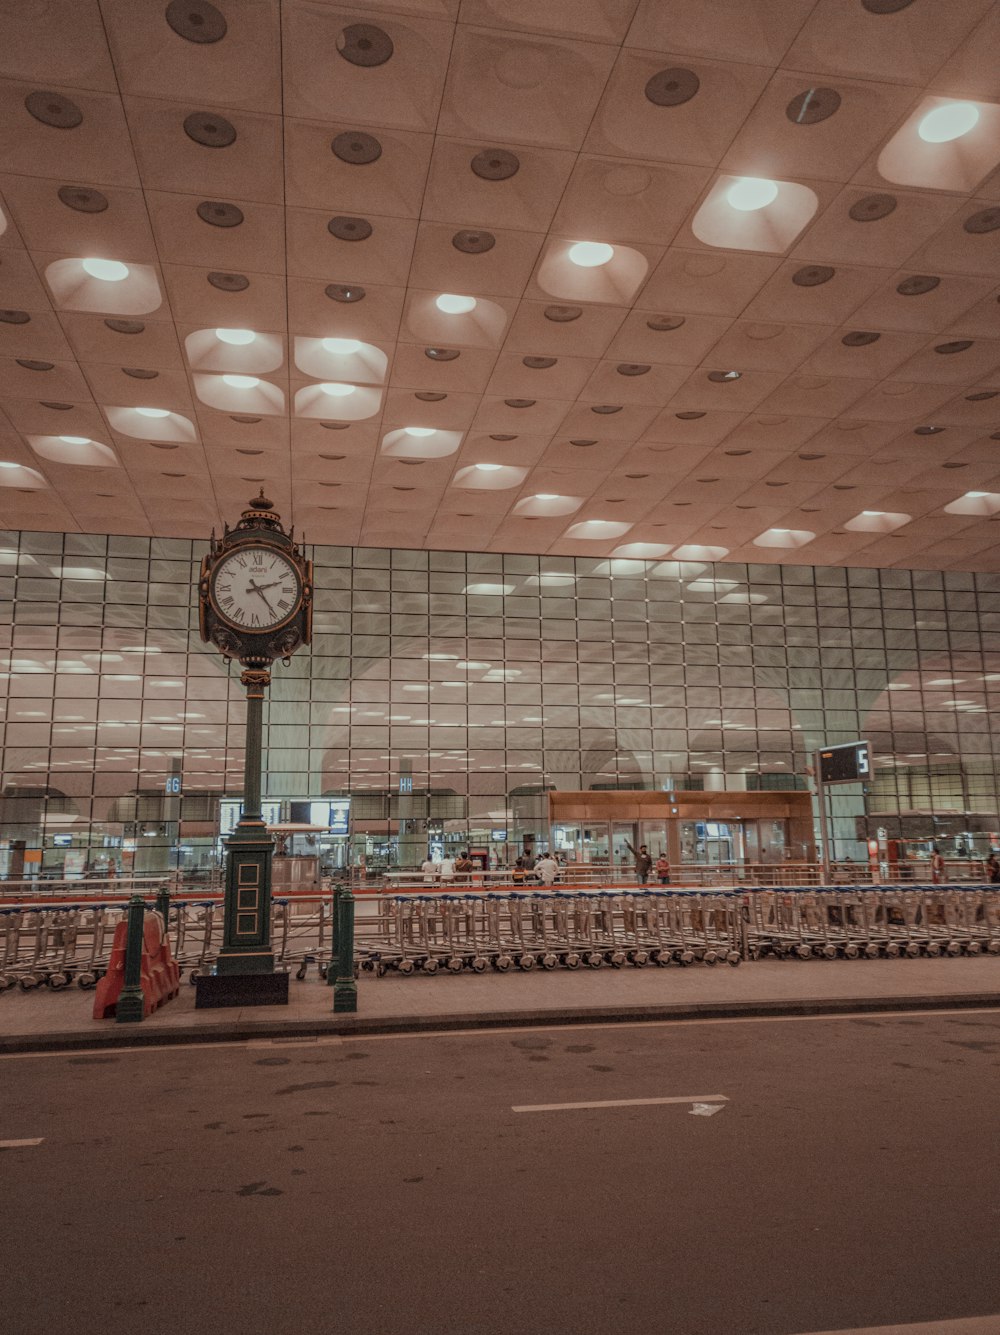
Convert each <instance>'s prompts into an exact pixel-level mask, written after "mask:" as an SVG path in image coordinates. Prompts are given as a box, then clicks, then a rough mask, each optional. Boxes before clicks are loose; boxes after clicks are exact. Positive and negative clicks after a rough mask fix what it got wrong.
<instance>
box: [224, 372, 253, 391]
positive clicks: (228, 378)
mask: <svg viewBox="0 0 1000 1335" xmlns="http://www.w3.org/2000/svg"><path fill="white" fill-rule="evenodd" d="M222 379H223V381H224V382H225V384H227V385H231V386H232V388H233V389H256V388H257V386H258V385H259V384H260V381H259V380H258V379H257V377H256V376H255V375H224V376H223V377H222Z"/></svg>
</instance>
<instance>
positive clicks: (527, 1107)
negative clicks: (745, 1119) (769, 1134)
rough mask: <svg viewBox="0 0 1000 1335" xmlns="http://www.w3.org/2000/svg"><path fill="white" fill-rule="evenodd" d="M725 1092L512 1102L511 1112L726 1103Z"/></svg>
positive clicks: (719, 1104)
mask: <svg viewBox="0 0 1000 1335" xmlns="http://www.w3.org/2000/svg"><path fill="white" fill-rule="evenodd" d="M728 1102H729V1100H728V1099H727V1098H726V1096H725V1094H687V1095H683V1096H678V1097H675V1098H667V1099H601V1100H600V1101H599V1102H594V1103H524V1104H512V1105H511V1109H510V1110H511V1112H516V1113H531V1112H563V1111H564V1110H568V1109H571V1108H642V1107H647V1106H649V1105H651V1104H654V1103H693V1104H695V1105H696V1106H697V1105H698V1104H699V1103H700V1104H705V1105H707V1104H712V1103H714V1104H716V1105H718V1106H721V1105H722V1104H723V1103H728Z"/></svg>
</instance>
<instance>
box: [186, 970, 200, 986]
mask: <svg viewBox="0 0 1000 1335" xmlns="http://www.w3.org/2000/svg"><path fill="white" fill-rule="evenodd" d="M200 977H201V973H200V971H199V970H198V969H192V970H191V972H190V973H189V974H188V982H189V983H190V984H191V986H192V987H194V985H195V983H196V982H197V981H198V979H199V978H200Z"/></svg>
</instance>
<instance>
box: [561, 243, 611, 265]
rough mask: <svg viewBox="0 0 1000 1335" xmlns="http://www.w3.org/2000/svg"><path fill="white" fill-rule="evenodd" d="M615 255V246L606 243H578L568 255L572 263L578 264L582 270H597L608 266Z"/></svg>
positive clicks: (571, 248) (570, 249)
mask: <svg viewBox="0 0 1000 1335" xmlns="http://www.w3.org/2000/svg"><path fill="white" fill-rule="evenodd" d="M614 253H615V248H614V246H609V245H608V244H607V243H606V242H604V241H578V242H577V243H576V245H575V246H570V248H569V252H568V255H569V259H570V260H571V261H572V263H573V264H578V265H579V266H580V268H581V269H596V268H597V267H598V266H599V265H601V264H607V262H608V261H609V260H610V259H611V257H612V256H613V255H614Z"/></svg>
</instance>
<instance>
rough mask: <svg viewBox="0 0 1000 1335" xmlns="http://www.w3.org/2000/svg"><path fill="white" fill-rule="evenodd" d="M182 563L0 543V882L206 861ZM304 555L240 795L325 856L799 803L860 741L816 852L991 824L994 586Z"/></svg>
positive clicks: (434, 555) (228, 741) (227, 689)
mask: <svg viewBox="0 0 1000 1335" xmlns="http://www.w3.org/2000/svg"><path fill="white" fill-rule="evenodd" d="M204 547H205V544H204V543H203V542H191V541H187V540H173V539H169V540H168V539H148V538H124V537H113V536H112V537H103V536H93V535H79V534H58V533H13V532H11V533H6V534H3V535H0V579H2V586H3V593H4V599H3V603H2V612H0V615H2V618H3V624H2V626H0V634H2V635H3V645H4V647H3V655H4V658H3V664H2V667H3V697H4V724H3V729H4V731H3V748H4V749H3V790H2V798H0V836H2V838H3V840H4V841H5V845H6V847H5V856H7V857H8V859H9V851H10V846H11V844H12V842H17V841H22V842H23V844H24V846H25V848H26V849H28V850H32V849H41V850H42V854H41V859H42V864H43V865H44V866H46V867H50V866H51V867H53V868H57V867H59V866H60V865H61V860H64V859H65V857H66V853H67V851H70V852H72V854H73V856H74V857H75V858H76V862H77V864H78V865H79V863H80V860H81V854H80V850H81V849H83V850H84V853H83V860H84V861H85V862H86V863H87V864H88V865H90V864H96V863H97V862H98V861H99V859H100V858H102V857H103V858H115V857H117V858H118V859H119V860H120V859H121V853H115V851H114V850H115V849H122V848H127V849H128V850H129V851H130V857H131V859H132V861H131V865H134V866H135V868H136V869H137V870H141V869H142V868H143V866H148V867H149V868H150V869H153V868H156V869H159V867H162V866H166V865H172V864H171V862H170V861H169V859H170V858H175V857H176V856H177V854H176V852H175V851H174V846H175V845H176V844H177V843H180V845H181V846H183V847H186V848H187V849H188V852H187V853H185V854H184V855H183V856H186V857H188V858H189V859H194V860H195V861H205V860H206V859H208V858H209V857H211V856H212V855H213V853H214V848H215V836H216V834H217V831H218V825H219V799H220V798H221V797H223V796H233V795H237V796H238V794H239V790H240V787H241V782H242V765H243V754H242V744H243V721H244V705H243V693H242V689H241V687H240V684H239V678H238V674H237V673H236V672H235V671H229V672H227V670H226V668H225V666H224V664H223V663H222V661H221V659H220V658H219V655H218V654H217V653H216V652H215V651H213V650H210V649H209V648H208V647H207V646H206V645H203V644H202V643H201V641H200V639H199V636H198V629H197V618H196V611H195V596H194V584H195V580H196V576H197V572H198V564H199V561H200V558H201V555H202V552H203V550H204ZM313 556H314V560H315V574H316V615H315V638H314V643H313V647H312V650H311V651H310V652H303V653H300V654H299V655H298V656H297V657H296V658H295V659H294V660H293V663H292V666H291V667H290V668H287V669H286V668H282V667H281V665H280V664H279V665H277V666H276V667H275V670H274V676H273V685H272V688H271V692H270V696H271V698H270V701H269V704H268V705H267V713H266V720H267V722H266V733H265V770H266V773H265V780H264V791H265V795H266V796H267V797H268V798H269V799H271V800H272V801H275V802H281V803H287V804H288V805H287V807H283V808H282V811H283V815H284V816H285V818H288V819H292V818H293V817H294V815H295V813H294V812H293V811H292V810H291V808H292V806H293V805H295V806H296V808H297V810H298V811H299V812H301V811H302V810H303V808H302V806H301V804H302V803H305V802H308V801H310V800H312V801H316V800H317V799H319V798H322V797H335V796H347V795H350V798H351V816H350V834H349V836H347V839H348V840H349V841H350V844H349V848H348V849H347V851H345V849H344V848H341V849H340V850H339V851H338V852H337V857H341V858H343V857H348V856H354V857H356V855H357V853H358V852H359V851H362V850H363V851H365V852H366V854H367V856H368V858H369V860H374V861H376V862H377V861H379V860H380V859H381V860H389V861H395V860H399V861H401V862H413V861H419V860H420V858H421V857H423V855H424V852H425V851H426V847H427V842H428V839H440V840H446V839H447V840H452V841H457V842H464V841H466V840H468V839H472V840H473V841H474V842H475V841H478V842H479V843H489V842H490V841H491V839H493V840H495V839H496V834H497V832H504V831H505V832H506V833H507V839H508V840H509V841H511V842H517V841H519V840H520V838H521V836H522V835H523V834H525V833H532V834H534V835H535V836H536V838H537V839H539V840H544V839H545V838H547V835H548V832H547V828H546V825H547V820H546V817H547V797H546V793H547V791H548V790H550V789H553V788H555V789H560V790H578V789H601V788H608V789H615V788H630V787H631V788H659V789H663V788H671V787H674V788H684V789H697V788H713V789H727V790H740V789H759V788H783V787H786V788H790V787H799V788H802V787H804V786H805V785H806V782H807V779H806V767H807V766H808V765H809V764H810V763H811V761H810V757H811V753H812V751H813V750H814V748H815V747H817V746H819V745H825V744H830V743H836V742H842V741H851V740H854V739H855V738H858V737H867V738H869V739H870V740H871V742H872V746H873V751H874V755H875V764H876V774H875V778H874V781H873V783H872V784H871V786H870V788H869V790H868V791H867V792H862V790H861V788H860V787H858V786H851V787H847V788H842V789H838V790H837V791H836V794H835V798H834V814H835V828H836V835H837V839H838V850H839V851H840V852H842V853H849V854H850V855H851V856H855V857H858V856H863V855H864V850H863V845H861V844H859V843H858V842H857V840H858V838H859V837H860V836H861V835H864V834H865V833H866V831H868V832H871V833H874V827H875V826H876V825H878V826H880V827H882V828H887V829H889V830H890V837H893V836H894V835H895V834H896V833H897V832H898V831H902V832H903V833H904V834H905V830H906V822H907V821H909V822H911V825H910V827H909V828H910V832H911V834H913V836H914V837H916V834H917V827H916V825H915V824H913V822H917V823H919V822H921V821H922V822H923V825H922V827H921V828H923V829H926V830H927V831H928V832H929V833H930V834H933V835H941V836H943V837H949V838H951V837H955V838H959V837H962V838H964V837H966V836H967V835H973V836H977V837H979V838H980V840H981V841H987V842H988V839H989V835H990V833H991V832H993V831H995V830H996V827H997V824H998V819H997V782H996V772H997V771H996V757H995V754H994V739H993V735H992V732H991V728H990V717H991V710H992V708H993V707H994V704H995V702H996V699H997V691H998V688H1000V576H998V575H991V574H976V575H972V574H962V573H953V572H945V573H941V572H933V571H913V572H910V571H898V570H869V569H839V568H816V569H814V568H811V567H807V566H778V565H749V566H747V565H735V564H729V565H726V564H722V565H714V566H710V565H696V564H682V563H676V562H670V561H660V562H640V561H624V560H607V559H599V558H595V559H580V558H569V557H537V556H526V555H492V554H481V553H462V552H421V551H395V550H393V551H389V550H382V549H355V550H352V549H349V548H344V547H329V546H317V547H316V548H315V549H314V551H313ZM178 780H179V782H178ZM171 787H173V789H175V790H176V789H177V788H179V789H180V791H179V792H176V791H171ZM32 856H33V855H32ZM4 869H5V870H6V869H7V868H6V867H5V868H4Z"/></svg>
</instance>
